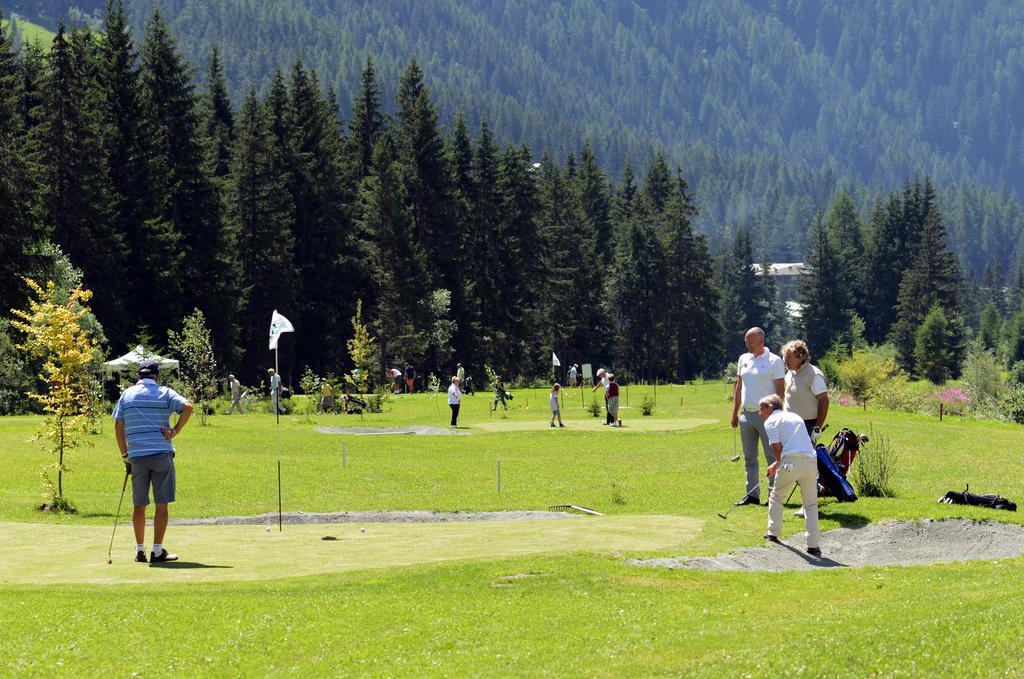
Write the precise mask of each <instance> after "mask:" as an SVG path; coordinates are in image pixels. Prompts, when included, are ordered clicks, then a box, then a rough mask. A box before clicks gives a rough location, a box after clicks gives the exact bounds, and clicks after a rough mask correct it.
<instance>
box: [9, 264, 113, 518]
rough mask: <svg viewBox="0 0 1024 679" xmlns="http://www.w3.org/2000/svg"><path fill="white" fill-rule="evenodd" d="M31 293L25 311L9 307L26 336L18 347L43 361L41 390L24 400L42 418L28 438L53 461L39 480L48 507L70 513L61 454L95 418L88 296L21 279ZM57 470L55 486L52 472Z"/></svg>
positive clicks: (93, 350) (81, 439)
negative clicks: (36, 405)
mask: <svg viewBox="0 0 1024 679" xmlns="http://www.w3.org/2000/svg"><path fill="white" fill-rule="evenodd" d="M25 283H26V284H27V285H28V287H29V288H30V289H31V291H32V296H31V297H30V298H29V301H28V309H26V310H19V309H12V313H13V314H14V316H15V320H14V321H13V322H12V325H13V326H14V327H15V328H17V329H18V330H20V331H21V332H23V333H24V334H25V339H24V341H22V342H21V343H20V344H19V345H18V348H19V349H21V350H22V351H25V352H26V353H28V354H29V355H30V356H33V357H35V358H37V359H41V360H42V372H41V373H40V374H39V379H40V380H41V381H42V383H43V385H44V388H43V389H42V390H41V391H39V392H29V393H28V394H27V396H28V397H29V398H31V399H33V400H34V401H36V402H38V403H39V404H40V405H41V406H42V408H43V411H44V412H45V413H47V415H48V416H47V418H46V420H45V421H44V422H43V426H42V427H41V428H40V430H39V431H38V432H37V433H36V434H35V435H34V436H33V437H32V439H31V440H32V441H40V440H42V441H45V443H44V444H43V448H44V449H45V450H47V451H48V452H51V453H53V454H54V456H55V457H56V462H51V463H48V464H46V465H44V466H43V470H42V476H43V482H44V484H45V487H46V490H47V492H48V493H49V496H50V500H51V502H50V504H49V506H50V507H51V508H53V509H57V510H61V511H65V510H69V511H73V507H71V505H70V503H69V502H67V500H65V498H64V472H65V471H68V468H67V467H66V466H65V464H64V460H65V456H66V454H67V453H69V452H70V451H71V450H74V449H75V448H77V447H78V446H80V445H82V444H83V443H87V440H86V436H87V435H88V432H89V431H90V430H91V429H92V427H93V424H94V420H95V418H96V414H97V411H96V403H95V393H96V391H95V383H96V378H95V375H94V372H93V367H94V364H95V361H96V353H97V347H96V341H95V339H94V338H93V337H92V335H91V333H90V332H89V330H88V329H87V327H86V326H85V324H84V323H83V321H84V319H85V317H86V316H88V315H89V314H90V313H91V312H90V310H89V307H88V306H87V305H86V303H87V302H88V301H89V299H90V298H91V297H92V292H90V291H89V290H84V289H83V288H82V286H81V285H78V286H76V287H75V288H74V289H72V290H71V291H70V292H68V293H67V294H66V299H65V293H64V292H63V291H61V290H59V289H58V288H57V286H56V284H54V282H53V281H49V282H47V284H46V287H45V288H43V287H42V286H40V285H39V284H38V283H36V282H35V281H34V280H31V279H25ZM53 470H56V472H57V483H56V484H54V483H53V479H52V477H51V472H52V471H53Z"/></svg>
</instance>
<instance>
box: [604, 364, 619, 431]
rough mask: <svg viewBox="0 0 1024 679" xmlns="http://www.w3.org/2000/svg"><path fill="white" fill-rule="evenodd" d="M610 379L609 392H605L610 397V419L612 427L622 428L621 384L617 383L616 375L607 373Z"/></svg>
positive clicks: (608, 402)
mask: <svg viewBox="0 0 1024 679" xmlns="http://www.w3.org/2000/svg"><path fill="white" fill-rule="evenodd" d="M607 377H608V390H607V391H606V392H605V393H606V394H607V395H608V401H607V404H608V419H609V420H610V421H611V426H613V427H621V426H622V420H620V419H619V383H618V382H616V381H615V375H613V374H612V373H607Z"/></svg>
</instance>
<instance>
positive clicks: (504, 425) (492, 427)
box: [469, 415, 720, 432]
mask: <svg viewBox="0 0 1024 679" xmlns="http://www.w3.org/2000/svg"><path fill="white" fill-rule="evenodd" d="M514 417H515V415H513V416H511V418H510V419H507V420H504V419H501V417H500V416H496V417H494V418H493V419H491V420H488V421H486V422H473V423H472V424H470V425H469V429H470V430H471V431H472V430H474V429H482V430H484V431H489V432H498V431H535V430H541V429H550V428H551V426H550V420H515V419H512V418H514ZM601 422H603V420H601V419H598V418H596V417H595V418H592V419H589V420H566V421H565V426H566V428H567V429H574V430H576V431H594V430H598V429H610V427H605V426H604V425H602V424H601ZM707 424H720V421H719V420H712V419H707V418H700V417H678V418H669V417H664V418H657V417H635V418H629V419H628V420H625V421H623V423H622V428H621V429H618V430H615V429H612V431H622V432H628V431H686V430H688V429H696V428H697V427H702V426H704V425H707Z"/></svg>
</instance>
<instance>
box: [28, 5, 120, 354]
mask: <svg viewBox="0 0 1024 679" xmlns="http://www.w3.org/2000/svg"><path fill="white" fill-rule="evenodd" d="M96 50H97V45H96V43H95V41H94V39H93V37H92V35H91V34H90V33H86V32H84V31H79V30H75V31H73V32H72V33H71V35H70V40H68V35H67V33H66V31H65V28H64V25H63V23H62V24H60V25H59V26H58V28H57V35H56V37H54V40H53V46H52V48H51V50H50V54H49V56H48V61H49V68H48V69H47V73H46V76H45V77H44V81H43V84H42V91H43V97H44V105H43V114H42V117H41V120H40V124H39V125H38V127H36V128H35V130H34V132H35V135H36V139H35V142H36V143H35V147H36V151H37V154H38V162H39V165H40V170H41V179H42V186H43V192H44V193H43V201H44V203H43V204H44V208H45V215H46V221H47V223H48V224H51V225H52V228H53V236H54V239H55V240H56V242H57V243H58V244H59V245H60V246H61V248H62V249H63V251H64V252H65V253H66V254H67V255H68V257H69V258H70V259H71V261H72V262H73V263H74V264H75V265H76V266H78V267H79V268H80V269H81V270H82V273H83V283H84V284H85V285H86V286H88V287H89V288H90V289H91V290H92V291H93V293H94V295H95V297H94V305H93V309H94V311H95V313H96V315H97V316H98V317H99V318H100V319H101V321H103V323H104V325H105V328H106V333H107V336H108V337H109V338H110V339H111V340H112V341H113V342H115V343H116V344H121V343H123V342H124V341H125V340H126V339H127V337H128V334H129V331H130V328H129V327H128V323H129V316H128V309H127V306H126V303H125V302H126V300H125V295H124V293H125V286H124V281H123V280H122V278H121V276H122V271H124V269H125V268H126V266H127V264H128V250H127V246H126V243H125V240H124V236H123V234H121V233H119V232H117V231H115V230H114V228H113V226H112V225H113V220H112V219H111V209H110V206H111V185H110V180H109V175H108V171H107V167H108V166H107V162H106V160H107V159H106V154H105V152H104V150H103V145H102V122H101V117H100V96H101V94H100V91H99V89H98V85H97V52H96Z"/></svg>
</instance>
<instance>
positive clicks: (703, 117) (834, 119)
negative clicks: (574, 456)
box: [0, 0, 1024, 277]
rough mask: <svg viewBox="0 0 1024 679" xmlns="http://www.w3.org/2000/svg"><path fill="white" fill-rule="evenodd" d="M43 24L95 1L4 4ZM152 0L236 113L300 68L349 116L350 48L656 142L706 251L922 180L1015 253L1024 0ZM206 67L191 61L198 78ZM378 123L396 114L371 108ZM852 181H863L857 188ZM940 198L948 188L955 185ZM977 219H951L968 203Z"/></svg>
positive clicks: (790, 250)
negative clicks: (218, 60)
mask: <svg viewBox="0 0 1024 679" xmlns="http://www.w3.org/2000/svg"><path fill="white" fill-rule="evenodd" d="M0 5H8V6H13V7H14V8H16V9H17V10H18V11H21V12H23V13H26V12H27V13H29V15H30V16H31V15H32V13H34V14H35V15H39V16H42V17H43V18H46V19H48V20H49V21H51V22H53V23H54V25H55V21H56V18H57V17H58V16H59V15H60V14H61V13H64V14H70V15H74V16H78V17H81V16H82V15H83V14H90V13H91V15H92V16H93V17H94V18H95V19H96V20H98V19H99V17H100V14H101V9H102V3H101V2H99V0H5V2H3V3H0ZM126 5H127V14H128V17H129V23H130V24H131V25H133V27H134V28H135V30H136V31H141V30H142V27H143V25H144V22H145V21H146V20H147V19H148V17H149V16H150V14H151V13H152V11H153V10H154V9H155V8H157V7H159V9H160V11H161V12H162V13H163V16H164V18H165V20H166V22H167V24H168V26H169V28H170V30H171V33H172V34H173V35H174V36H175V37H176V38H177V40H178V41H179V44H180V47H181V49H182V52H183V54H184V56H185V57H186V58H188V59H190V60H192V61H193V62H194V63H197V64H199V65H200V66H201V67H204V66H205V64H206V63H207V62H208V59H209V54H210V50H211V49H212V48H213V46H214V45H216V46H217V47H218V49H219V50H220V54H221V56H222V60H223V63H224V72H225V77H226V79H227V81H228V85H229V96H230V97H231V99H232V101H233V102H234V103H235V105H238V104H240V103H241V101H242V100H243V98H244V95H245V93H246V92H247V91H248V90H249V88H250V87H252V86H255V87H256V88H257V90H258V91H260V92H266V91H267V88H268V87H269V84H270V82H271V80H272V77H273V74H274V71H275V69H277V68H279V67H281V65H282V64H287V63H290V62H291V61H292V60H293V59H294V58H295V57H296V56H301V57H302V58H303V60H304V62H305V63H306V64H307V65H308V66H309V67H310V68H311V69H313V71H315V72H316V74H317V76H318V78H319V79H320V80H321V82H322V83H323V84H324V86H325V87H326V88H330V89H332V90H333V91H334V92H335V93H337V96H338V99H339V103H340V106H341V110H342V112H343V114H345V115H347V114H348V113H349V112H350V111H351V106H352V96H353V92H355V91H356V85H357V83H358V79H359V75H360V72H361V70H362V66H363V63H364V61H365V58H366V56H367V55H372V56H373V57H374V60H375V65H376V68H377V73H378V76H379V81H380V83H381V87H382V90H383V91H385V92H390V91H394V89H395V88H396V87H397V84H398V79H399V75H400V73H401V71H402V69H404V67H405V65H406V64H407V63H408V61H409V59H411V58H412V57H416V58H417V60H418V61H419V63H420V65H421V66H422V68H423V70H424V73H425V78H426V80H427V82H428V83H429V84H430V86H431V88H432V92H433V96H434V98H435V100H436V101H437V103H438V108H439V112H440V121H441V123H442V124H443V125H446V126H449V127H450V126H451V124H452V123H453V122H454V118H455V115H456V114H457V113H458V112H459V111H462V112H463V113H464V114H465V116H466V120H467V122H468V124H469V125H470V126H471V127H475V126H477V125H479V123H480V122H481V121H483V120H487V121H489V123H490V125H491V127H492V129H493V130H494V133H495V136H496V138H497V139H498V140H499V141H502V142H505V141H510V142H513V143H525V144H526V145H527V146H528V147H529V148H531V149H545V150H546V151H548V152H549V153H551V154H552V156H553V157H554V158H556V159H559V160H562V159H565V158H566V157H567V156H568V154H569V153H571V152H572V151H574V150H577V149H579V147H580V145H581V144H582V142H583V140H584V139H587V140H588V141H589V143H590V145H591V147H592V148H593V150H594V152H595V153H596V154H597V156H598V157H600V158H601V162H602V164H603V165H604V168H605V169H606V171H608V172H609V174H610V176H612V177H615V178H620V177H621V173H622V170H623V168H624V166H625V163H626V161H627V160H632V162H633V163H634V164H639V165H643V164H645V163H646V162H647V161H648V160H649V158H650V157H651V155H652V154H653V153H654V152H655V151H656V150H663V151H664V152H665V154H666V156H667V158H668V159H669V161H670V162H671V163H673V164H679V165H680V166H682V167H683V168H685V169H686V171H687V173H688V175H689V176H690V177H691V185H692V187H693V189H694V193H695V196H696V200H697V201H698V203H700V204H701V206H702V211H701V214H700V216H699V217H698V218H697V226H698V228H700V229H701V230H702V231H704V232H705V233H706V234H707V235H708V236H709V238H710V244H711V246H712V247H713V248H715V249H718V248H719V247H720V246H721V245H722V244H724V243H727V242H728V241H729V240H730V239H731V238H732V236H733V235H734V234H735V233H736V232H737V231H738V230H740V229H743V228H745V229H748V230H750V231H751V233H752V234H753V238H754V243H755V247H756V248H757V249H758V250H764V251H767V252H769V253H770V255H771V256H772V257H774V258H776V259H796V260H800V259H803V258H804V257H805V256H806V253H807V244H808V240H807V239H808V225H809V224H810V222H811V220H812V219H813V216H814V214H815V213H816V212H818V211H820V210H823V209H824V208H825V207H826V206H827V205H828V203H829V201H830V199H833V198H834V197H835V196H836V195H837V187H839V186H841V187H844V188H846V189H847V190H849V191H852V192H853V193H854V195H855V196H856V197H857V200H858V203H859V205H860V207H861V210H862V211H863V212H864V213H865V214H866V213H867V212H868V211H869V210H870V208H871V205H872V203H873V201H874V199H875V198H876V196H877V193H878V192H879V191H882V192H885V191H889V190H892V189H894V188H898V187H899V186H900V185H901V183H902V182H903V181H904V180H905V179H906V178H907V177H911V176H918V177H924V176H930V177H931V178H932V179H933V180H934V182H935V184H936V186H937V187H938V192H939V198H940V202H941V203H942V204H943V205H944V207H945V208H946V211H947V213H950V214H953V213H954V212H958V213H959V214H958V215H955V216H954V217H953V218H952V219H951V220H950V228H951V229H952V231H953V233H952V234H951V235H952V244H953V247H954V249H955V251H956V252H957V253H958V254H960V255H961V256H962V258H963V262H964V265H965V267H966V270H967V271H968V272H969V273H971V274H972V275H974V276H975V277H980V276H981V275H982V272H983V270H984V267H985V265H986V264H987V263H988V262H990V261H991V260H992V259H994V258H998V259H999V260H1000V262H1001V266H1000V268H1001V269H1002V270H1004V271H1010V270H1013V269H1014V268H1016V267H1017V266H1018V265H1019V264H1020V263H1021V261H1022V260H1024V248H1022V247H1021V245H1020V243H1021V236H1022V229H1021V223H1020V221H1019V217H1018V215H1017V212H1019V210H1017V209H1016V203H1015V201H1008V200H1007V198H1008V197H1007V196H1006V195H1003V194H1001V193H1000V187H1001V186H1003V185H1005V186H1006V187H1007V188H1008V189H1009V190H1010V192H1011V194H1012V195H1013V197H1019V196H1020V195H1021V191H1022V189H1024V165H1022V162H1024V137H1022V134H1024V130H1021V129H1018V128H1019V127H1020V125H1018V124H1017V123H1016V122H1015V118H1016V114H1017V112H1018V111H1019V110H1021V105H1022V103H1024V101H1022V97H1024V88H1022V85H1024V83H1022V81H1021V76H1022V66H1024V52H1022V51H1021V50H1020V49H1019V45H1020V43H1021V33H1022V31H1024V28H1022V26H1024V6H1022V5H1020V4H1019V3H1013V2H1009V1H1008V0H989V1H986V2H971V1H963V0H937V1H932V0H913V1H911V2H905V3H899V4H897V5H894V4H893V3H891V2H883V1H881V0H878V1H875V2H856V3H848V2H840V1H838V0H825V1H823V2H815V3H809V2H798V1H797V0H775V1H773V2H755V1H753V0H692V1H688V2H669V1H668V0H640V1H633V0H609V2H603V3H595V2H592V1H590V0H573V1H565V2H549V1H548V0H523V1H522V2H514V3H513V2H506V1H505V0H433V1H431V2H429V3H425V2H419V1H418V0H394V1H392V2H387V3H380V2H370V1H367V0H319V1H317V2H312V1H311V0H284V1H281V2H273V3H252V2H245V1H243V0H222V1H219V2H216V3H210V2H201V1H199V0H130V1H129V2H128V3H126ZM204 70H205V68H200V76H199V77H200V78H201V77H202V76H201V72H202V71H204ZM382 105H383V108H384V110H385V111H389V112H393V111H394V110H395V102H394V101H393V100H392V99H391V98H390V97H386V98H385V99H384V101H383V102H382ZM858 187H866V188H858ZM950 187H958V188H957V189H955V190H954V189H951V188H950ZM965 193H967V194H970V195H972V196H973V197H974V200H973V201H972V202H977V201H979V200H980V201H981V202H982V203H983V204H984V206H985V207H983V208H979V207H973V208H971V209H960V207H959V206H960V205H961V204H962V203H963V201H964V198H963V194H965Z"/></svg>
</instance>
